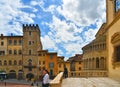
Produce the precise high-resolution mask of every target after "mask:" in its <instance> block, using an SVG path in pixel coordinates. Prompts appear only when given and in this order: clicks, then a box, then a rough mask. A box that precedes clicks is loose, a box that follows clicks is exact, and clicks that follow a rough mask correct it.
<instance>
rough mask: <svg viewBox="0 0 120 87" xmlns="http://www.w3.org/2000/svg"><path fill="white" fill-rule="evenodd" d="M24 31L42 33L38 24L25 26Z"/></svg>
mask: <svg viewBox="0 0 120 87" xmlns="http://www.w3.org/2000/svg"><path fill="white" fill-rule="evenodd" d="M23 31H40V30H39V26H38V24H23Z"/></svg>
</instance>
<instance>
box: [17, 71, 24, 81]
mask: <svg viewBox="0 0 120 87" xmlns="http://www.w3.org/2000/svg"><path fill="white" fill-rule="evenodd" d="M18 79H19V80H20V79H23V70H19V71H18Z"/></svg>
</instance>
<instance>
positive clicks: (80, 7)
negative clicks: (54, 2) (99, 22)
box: [57, 0, 105, 26]
mask: <svg viewBox="0 0 120 87" xmlns="http://www.w3.org/2000/svg"><path fill="white" fill-rule="evenodd" d="M73 3H74V4H73ZM101 3H102V4H101ZM104 3H105V2H104V0H89V1H88V0H63V5H62V7H58V8H57V9H58V12H59V13H60V14H62V15H64V17H65V18H67V20H71V21H73V22H74V23H75V24H77V25H85V26H86V25H87V26H88V25H89V24H92V23H94V22H95V21H96V19H99V18H101V13H100V12H101V10H103V9H104V8H105V7H104V8H101V7H102V5H104ZM99 11H100V12H99ZM102 13H103V12H102Z"/></svg>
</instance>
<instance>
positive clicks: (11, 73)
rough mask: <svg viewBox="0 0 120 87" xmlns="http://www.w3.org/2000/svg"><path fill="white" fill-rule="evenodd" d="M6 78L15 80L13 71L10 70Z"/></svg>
mask: <svg viewBox="0 0 120 87" xmlns="http://www.w3.org/2000/svg"><path fill="white" fill-rule="evenodd" d="M8 77H9V78H10V79H16V72H15V70H10V72H9V74H8Z"/></svg>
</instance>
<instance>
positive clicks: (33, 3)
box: [30, 1, 38, 6]
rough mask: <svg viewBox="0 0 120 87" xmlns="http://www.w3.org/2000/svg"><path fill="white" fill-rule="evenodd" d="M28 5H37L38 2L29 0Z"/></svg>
mask: <svg viewBox="0 0 120 87" xmlns="http://www.w3.org/2000/svg"><path fill="white" fill-rule="evenodd" d="M30 5H33V6H35V5H38V2H36V1H31V2H30Z"/></svg>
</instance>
